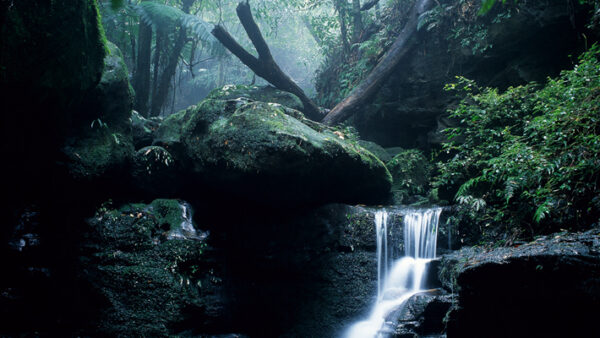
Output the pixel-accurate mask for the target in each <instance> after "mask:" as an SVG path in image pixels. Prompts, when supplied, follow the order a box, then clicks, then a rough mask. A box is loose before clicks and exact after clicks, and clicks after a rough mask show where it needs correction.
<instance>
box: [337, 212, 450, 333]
mask: <svg viewBox="0 0 600 338" xmlns="http://www.w3.org/2000/svg"><path fill="white" fill-rule="evenodd" d="M441 213H442V209H441V208H434V209H423V210H410V211H408V212H407V213H406V215H405V216H404V257H401V258H399V259H397V260H396V261H394V263H393V265H392V267H391V269H390V265H389V263H388V238H387V237H388V225H387V219H388V214H387V212H386V211H385V210H380V211H377V212H376V213H375V229H376V235H377V301H376V303H375V306H374V307H373V310H372V312H371V315H370V316H369V318H368V319H367V320H365V321H360V322H357V323H356V324H354V325H352V327H351V328H350V329H349V330H348V332H347V333H346V337H347V338H373V337H385V336H386V334H387V333H391V332H388V331H389V330H390V329H391V328H386V322H385V319H386V317H387V316H388V315H389V314H390V313H391V312H392V311H393V310H395V309H397V308H398V307H399V306H401V305H402V304H404V303H405V302H406V301H407V300H408V299H409V298H410V297H412V296H413V295H414V294H416V293H419V292H421V291H423V290H422V288H423V287H424V286H423V285H422V284H423V279H424V278H425V275H426V272H427V271H426V268H427V263H428V262H429V261H431V260H432V259H433V258H435V254H436V246H437V231H438V223H439V219H440V214H441ZM395 244H396V243H391V245H395Z"/></svg>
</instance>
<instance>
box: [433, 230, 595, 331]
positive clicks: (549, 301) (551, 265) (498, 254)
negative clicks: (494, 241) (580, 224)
mask: <svg viewBox="0 0 600 338" xmlns="http://www.w3.org/2000/svg"><path fill="white" fill-rule="evenodd" d="M439 275H440V277H441V280H442V282H443V283H444V285H445V287H446V288H447V289H448V290H454V292H457V291H458V298H457V301H458V303H457V304H456V305H457V306H456V308H455V309H454V310H453V311H452V312H451V313H450V315H449V322H448V331H447V332H448V337H482V336H485V337H533V336H538V337H584V336H590V337H591V336H598V335H599V334H600V328H599V327H598V325H597V324H596V319H597V318H598V316H599V315H600V310H599V309H600V307H599V305H600V231H599V230H598V229H593V230H590V231H588V232H586V233H576V234H564V233H563V234H555V235H552V236H546V237H541V238H539V239H537V240H536V241H533V242H531V243H528V244H525V245H522V246H519V247H516V248H499V249H494V250H491V251H483V250H475V249H463V250H461V251H458V252H456V253H454V254H450V255H447V256H444V257H443V260H442V268H441V270H440V274H439Z"/></svg>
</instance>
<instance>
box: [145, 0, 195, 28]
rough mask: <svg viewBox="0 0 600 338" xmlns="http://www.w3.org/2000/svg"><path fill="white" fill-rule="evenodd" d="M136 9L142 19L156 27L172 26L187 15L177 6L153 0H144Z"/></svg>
mask: <svg viewBox="0 0 600 338" xmlns="http://www.w3.org/2000/svg"><path fill="white" fill-rule="evenodd" d="M136 9H137V11H138V13H139V15H140V19H141V20H143V21H144V22H145V23H147V24H148V25H151V26H153V27H155V28H172V27H174V26H175V25H176V24H178V23H179V22H180V21H181V19H182V18H183V17H184V16H185V15H186V14H185V13H184V12H182V11H181V10H179V9H177V8H175V7H172V6H168V5H163V4H159V3H156V2H152V1H142V2H141V3H140V4H139V5H137V6H136Z"/></svg>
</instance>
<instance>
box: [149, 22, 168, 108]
mask: <svg viewBox="0 0 600 338" xmlns="http://www.w3.org/2000/svg"><path fill="white" fill-rule="evenodd" d="M166 40H167V34H165V32H163V31H162V29H159V28H158V27H157V28H156V44H155V45H154V65H153V67H154V70H153V73H154V77H153V79H152V97H154V95H156V91H157V89H158V82H159V79H160V62H161V61H160V60H161V58H162V54H163V50H164V49H165V46H164V45H165V42H166ZM151 101H154V99H152V100H151Z"/></svg>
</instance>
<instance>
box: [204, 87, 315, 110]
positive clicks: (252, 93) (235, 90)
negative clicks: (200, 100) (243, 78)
mask: <svg viewBox="0 0 600 338" xmlns="http://www.w3.org/2000/svg"><path fill="white" fill-rule="evenodd" d="M241 97H244V98H247V99H250V100H253V101H261V102H271V103H279V104H281V105H282V106H286V107H288V108H292V109H295V110H298V111H301V110H302V109H303V108H304V106H303V105H302V102H301V101H300V99H299V98H298V97H297V96H296V95H294V94H291V93H288V92H284V91H282V90H279V89H277V88H275V87H273V86H255V85H249V86H248V85H226V86H224V87H222V88H217V89H214V90H213V91H211V92H210V93H209V94H208V96H207V97H206V98H208V99H216V100H229V99H237V98H241Z"/></svg>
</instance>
